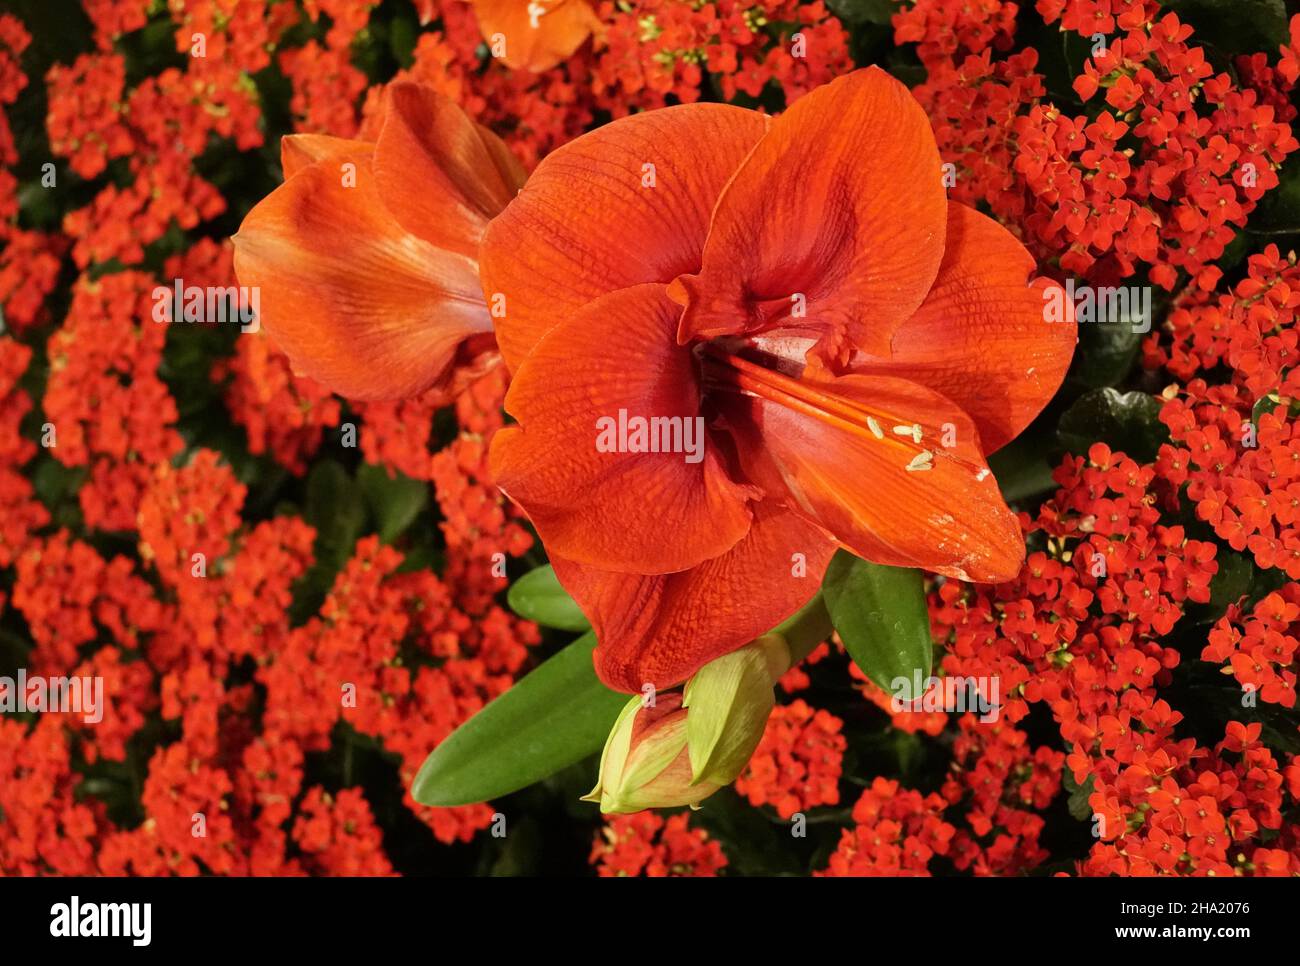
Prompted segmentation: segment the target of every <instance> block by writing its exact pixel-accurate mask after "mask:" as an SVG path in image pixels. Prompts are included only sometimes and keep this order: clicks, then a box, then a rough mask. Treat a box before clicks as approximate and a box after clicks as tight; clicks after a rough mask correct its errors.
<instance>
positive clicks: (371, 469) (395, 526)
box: [357, 463, 429, 543]
mask: <svg viewBox="0 0 1300 966" xmlns="http://www.w3.org/2000/svg"><path fill="white" fill-rule="evenodd" d="M357 483H359V484H360V486H361V492H362V493H363V494H364V495H365V499H366V504H367V505H368V506H369V507H370V512H371V514H372V515H373V516H374V518H375V525H376V529H378V531H379V539H380V540H382V541H384V543H392V542H393V541H394V540H396V539H397V538H398V537H399V536H401V535H402V533H403V531H405V530H406V528H407V527H409V526H410V525H411V524H412V523H413V522H415V518H416V517H417V516H419V515H420V511H421V510H423V509H424V508H425V507H426V506H427V505H428V503H429V486H428V484H427V483H424V482H423V481H422V480H414V479H411V477H409V476H407V475H406V474H404V473H398V474H397V475H396V476H390V475H389V472H388V470H387V469H385V468H384V467H382V466H372V465H371V464H369V463H367V464H365V465H364V466H362V467H361V469H359V470H358V471H357Z"/></svg>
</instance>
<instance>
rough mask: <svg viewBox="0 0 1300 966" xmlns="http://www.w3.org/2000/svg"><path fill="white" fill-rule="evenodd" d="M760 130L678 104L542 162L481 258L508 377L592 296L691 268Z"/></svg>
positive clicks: (739, 119)
mask: <svg viewBox="0 0 1300 966" xmlns="http://www.w3.org/2000/svg"><path fill="white" fill-rule="evenodd" d="M767 123H768V121H767V118H765V117H764V116H763V115H761V114H758V113H756V112H754V111H747V110H744V109H742V108H738V107H730V106H728V105H725V104H686V105H679V106H676V107H669V108H665V109H664V110H660V111H648V112H646V113H644V114H635V115H632V116H630V117H625V118H620V119H619V120H617V121H613V122H612V123H610V124H607V125H605V126H604V127H601V128H597V129H596V130H595V131H592V132H591V133H589V134H585V135H583V136H582V137H580V138H578V139H577V140H575V141H571V142H570V143H568V144H566V145H564V146H563V147H561V148H559V149H557V150H556V151H554V152H552V153H551V154H550V155H548V156H547V157H546V158H545V160H543V161H542V163H541V164H540V165H538V167H537V170H536V171H534V172H533V174H532V176H531V177H530V178H529V179H528V183H527V184H526V185H525V186H524V188H523V190H522V191H520V192H519V195H518V197H516V198H515V200H514V201H512V202H511V203H510V205H509V207H508V208H506V210H505V211H504V212H503V213H502V214H501V215H499V216H498V217H497V218H496V219H495V220H494V221H493V222H492V224H491V225H490V226H489V227H488V231H487V234H486V236H485V237H484V240H483V248H482V251H481V254H480V260H481V263H482V276H483V291H484V293H485V294H486V295H487V297H488V298H489V299H492V298H493V296H494V295H497V294H500V295H502V296H504V300H505V302H504V305H505V317H504V318H498V319H497V338H498V340H499V342H500V343H501V352H502V355H503V357H504V358H505V361H506V364H507V365H508V366H509V367H510V369H511V370H512V371H513V370H515V369H517V368H518V367H519V365H520V364H521V363H522V362H523V361H524V359H525V358H526V357H527V355H528V353H529V352H530V351H531V350H532V348H533V346H534V344H536V342H537V340H538V339H540V338H541V337H542V336H543V335H544V334H545V333H546V332H547V331H549V330H550V329H551V328H552V327H553V326H555V325H556V324H558V323H559V322H561V321H562V320H564V319H566V318H568V317H569V316H570V315H572V314H573V313H574V312H575V311H576V310H578V309H579V308H581V307H582V306H584V305H586V304H587V303H588V302H591V301H592V300H593V299H596V298H599V297H600V296H601V295H604V294H606V293H607V292H612V291H615V290H616V289H620V288H626V287H627V286H630V285H639V284H642V283H645V282H669V281H671V280H672V279H674V278H675V277H676V276H678V275H680V274H681V273H683V272H694V271H697V270H698V268H699V265H700V252H701V250H702V248H703V246H704V236H705V232H706V230H707V227H708V223H709V214H710V212H712V210H713V205H714V203H715V202H716V201H717V199H718V194H719V193H720V192H721V191H722V187H723V185H725V184H726V183H727V179H728V178H730V177H731V175H732V173H733V172H734V171H735V169H736V167H737V166H738V165H739V164H740V162H741V161H742V160H743V159H744V157H745V155H746V154H747V153H748V152H749V150H750V148H752V147H753V146H754V144H755V143H757V142H758V139H759V138H760V137H762V135H763V131H764V130H765V129H766V126H767ZM647 166H649V167H647ZM651 176H653V177H651ZM651 181H652V182H653V186H647V185H649V184H650V183H651Z"/></svg>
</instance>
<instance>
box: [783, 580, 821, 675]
mask: <svg viewBox="0 0 1300 966" xmlns="http://www.w3.org/2000/svg"><path fill="white" fill-rule="evenodd" d="M834 629H835V628H834V627H833V626H832V624H831V615H830V614H829V613H827V611H826V604H825V603H824V602H823V601H822V593H821V591H820V590H819V591H817V595H816V596H815V597H813V599H812V600H810V601H808V603H806V604H804V606H803V607H802V608H801V609H800V610H799V611H798V612H797V613H795V615H794V616H793V617H790V618H789V619H788V620H786V621H785V623H783V624H781V625H780V626H778V627H776V628H774V629H773V631H772V633H774V634H780V635H781V636H782V637H784V638H785V642H786V645H787V646H788V647H789V648H790V666H791V667H794V666H795V665H796V664H798V663H799V662H800V661H802V660H803V659H804V658H806V657H807V656H808V655H809V653H811V651H812V649H813V648H815V647H816V646H817V645H818V644H820V643H821V642H822V641H824V640H826V638H828V637H830V636H831V632H832V631H833V630H834Z"/></svg>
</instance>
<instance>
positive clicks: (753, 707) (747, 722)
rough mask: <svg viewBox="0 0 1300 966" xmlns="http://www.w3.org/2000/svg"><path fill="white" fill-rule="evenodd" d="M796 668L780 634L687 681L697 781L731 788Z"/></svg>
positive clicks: (715, 663) (688, 724)
mask: <svg viewBox="0 0 1300 966" xmlns="http://www.w3.org/2000/svg"><path fill="white" fill-rule="evenodd" d="M789 666H790V651H789V648H788V647H787V646H786V643H785V640H784V639H783V638H782V637H781V636H780V635H779V634H767V635H764V636H763V637H760V638H759V639H758V640H756V641H754V642H752V643H750V644H746V645H745V646H744V647H742V648H740V649H739V650H736V651H732V652H731V653H730V654H726V655H724V656H722V657H720V658H718V659H716V660H713V661H710V662H709V663H708V664H706V665H704V667H702V668H700V669H699V670H698V671H696V672H695V674H694V676H693V677H692V678H691V679H690V680H689V681H687V682H686V690H685V693H684V696H683V699H684V700H683V703H684V704H685V706H686V708H687V709H688V711H687V716H686V741H687V747H688V750H689V753H690V760H691V778H692V780H693V781H695V782H699V783H702V784H711V785H716V786H718V787H721V786H723V785H730V784H731V783H732V782H733V781H735V780H736V777H737V776H738V775H739V774H740V773H741V771H742V770H743V769H744V767H745V765H747V764H748V763H749V759H750V758H751V757H753V755H754V749H755V748H757V747H758V743H759V741H760V740H762V737H763V730H764V728H765V727H766V726H767V719H768V718H769V717H770V716H771V714H772V708H773V707H774V706H775V704H776V696H775V694H774V693H773V687H774V686H775V684H776V681H777V678H779V677H780V676H781V675H782V674H783V673H785V671H786V669H787V668H789Z"/></svg>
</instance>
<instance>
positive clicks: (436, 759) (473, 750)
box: [411, 634, 628, 806]
mask: <svg viewBox="0 0 1300 966" xmlns="http://www.w3.org/2000/svg"><path fill="white" fill-rule="evenodd" d="M595 647H596V636H595V635H594V634H584V635H583V636H582V637H580V638H578V639H577V640H576V641H574V642H573V643H572V644H570V645H569V646H568V647H566V648H565V649H564V650H562V651H560V653H558V654H556V655H555V656H554V657H552V658H551V659H550V660H548V661H546V662H545V663H544V664H542V665H541V666H540V667H538V668H537V669H536V670H534V671H533V672H532V673H531V674H529V675H527V676H526V677H524V678H523V679H521V680H520V681H519V682H518V683H516V684H515V686H514V687H512V688H511V689H510V690H509V691H507V692H506V693H505V694H503V695H501V696H500V697H499V698H497V699H496V700H495V701H493V702H492V703H491V704H489V705H488V706H487V707H485V708H484V709H483V710H482V711H480V712H479V713H478V714H476V715H474V717H472V718H470V719H469V720H468V721H466V722H465V723H464V724H463V725H461V726H460V727H459V728H457V729H456V730H455V731H453V732H452V733H451V735H450V736H449V737H448V738H447V739H446V740H444V741H443V742H442V744H440V745H438V747H437V748H435V749H434V750H433V753H432V754H430V755H429V757H428V758H426V759H425V762H424V765H423V766H421V768H420V772H419V774H418V775H416V776H415V782H414V784H413V785H412V786H411V795H412V796H414V798H415V800H416V801H417V802H419V803H421V804H422V805H434V806H450V805H469V804H473V803H475V802H486V801H488V800H490V799H494V798H500V797H502V796H503V795H508V794H510V793H511V792H514V791H518V790H519V789H521V788H524V787H526V786H528V785H531V784H532V783H533V782H537V781H541V780H542V779H543V778H546V777H548V776H550V775H553V774H555V773H556V772H558V771H560V770H561V769H562V768H567V767H568V766H569V765H572V764H574V763H575V762H579V761H581V760H582V759H584V758H586V757H587V756H589V755H593V754H595V753H596V752H598V751H600V749H601V748H602V747H603V746H604V744H605V738H606V737H608V735H609V729H610V728H611V727H613V724H614V719H615V718H617V717H618V713H619V712H620V711H621V710H622V709H623V706H624V705H625V704H627V700H628V696H627V695H626V694H620V693H618V692H617V691H611V690H610V689H609V688H607V687H605V685H603V684H601V683H600V681H599V680H598V679H597V678H596V672H595V669H594V668H593V667H592V663H591V654H592V651H593V650H595Z"/></svg>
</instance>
